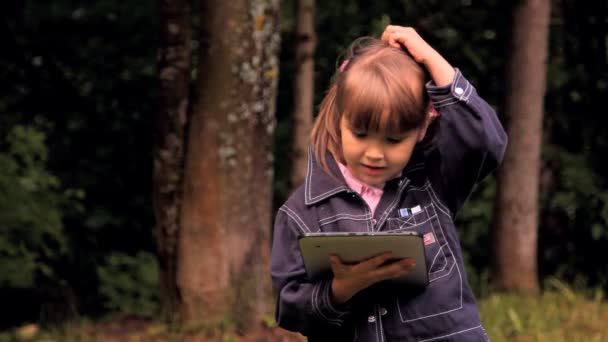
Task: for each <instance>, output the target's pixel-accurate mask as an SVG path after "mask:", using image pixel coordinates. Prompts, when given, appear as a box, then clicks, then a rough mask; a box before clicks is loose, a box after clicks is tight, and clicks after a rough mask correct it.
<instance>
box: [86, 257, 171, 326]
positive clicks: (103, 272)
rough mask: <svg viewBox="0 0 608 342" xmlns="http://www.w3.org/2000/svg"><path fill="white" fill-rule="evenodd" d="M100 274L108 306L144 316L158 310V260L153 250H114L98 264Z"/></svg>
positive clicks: (101, 286)
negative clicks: (129, 253) (134, 253)
mask: <svg viewBox="0 0 608 342" xmlns="http://www.w3.org/2000/svg"><path fill="white" fill-rule="evenodd" d="M97 275H98V277H99V293H100V294H101V296H102V297H103V299H104V306H105V308H106V309H108V310H110V311H113V312H117V313H124V314H138V315H143V316H153V315H154V314H156V313H158V307H159V299H158V264H157V261H156V257H155V256H154V255H153V254H150V253H147V252H139V253H137V255H135V256H130V255H127V254H124V253H112V254H110V255H108V256H106V258H105V262H104V264H103V265H101V266H98V267H97Z"/></svg>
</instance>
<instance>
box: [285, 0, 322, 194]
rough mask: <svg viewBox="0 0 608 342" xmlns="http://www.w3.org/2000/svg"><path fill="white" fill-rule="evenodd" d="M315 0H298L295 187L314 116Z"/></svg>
mask: <svg viewBox="0 0 608 342" xmlns="http://www.w3.org/2000/svg"><path fill="white" fill-rule="evenodd" d="M314 12H315V1H314V0H298V3H297V24H296V46H295V69H296V72H295V76H294V115H293V118H294V128H293V131H294V134H293V151H292V155H293V157H292V171H291V187H292V188H297V187H298V186H299V185H300V184H302V183H303V182H304V178H305V177H306V163H307V158H308V144H309V134H310V129H311V127H312V120H313V106H314V85H315V70H314V69H315V62H314V56H315V45H316V36H315V20H314V18H315V14H314Z"/></svg>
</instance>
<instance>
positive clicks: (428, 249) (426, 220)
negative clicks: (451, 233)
mask: <svg viewBox="0 0 608 342" xmlns="http://www.w3.org/2000/svg"><path fill="white" fill-rule="evenodd" d="M388 228H389V231H391V232H398V231H410V232H416V233H418V234H420V235H421V236H422V237H423V240H424V254H425V259H426V267H427V271H428V275H429V283H431V282H434V281H436V280H438V279H441V278H442V277H447V276H448V275H449V274H450V272H452V270H453V269H454V266H455V264H456V259H455V257H454V254H453V253H452V251H451V249H450V247H449V245H448V241H447V236H446V234H445V232H444V229H443V227H442V225H441V221H440V220H439V217H438V215H437V210H436V209H435V205H434V204H433V203H430V204H429V205H427V206H425V207H424V210H422V211H420V212H418V213H416V214H414V215H412V216H410V217H407V218H399V217H398V218H389V219H388Z"/></svg>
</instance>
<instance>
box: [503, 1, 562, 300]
mask: <svg viewBox="0 0 608 342" xmlns="http://www.w3.org/2000/svg"><path fill="white" fill-rule="evenodd" d="M514 6H515V7H514V9H513V21H512V25H511V27H512V32H511V34H512V36H511V49H510V51H511V56H510V60H509V65H508V68H507V89H506V90H507V91H506V100H505V112H506V115H507V118H508V125H507V133H508V135H509V146H508V147H507V151H506V154H505V159H504V161H503V165H502V167H501V170H500V172H499V177H498V190H497V203H496V213H495V214H496V215H495V219H496V224H495V232H494V247H495V257H494V267H493V285H494V286H495V287H496V288H497V289H498V290H505V291H516V292H531V293H536V292H538V290H539V285H538V265H537V263H538V261H537V236H538V187H539V176H540V167H541V161H540V156H541V153H540V152H541V141H542V124H543V108H544V95H545V87H546V60H547V53H548V35H549V17H550V7H551V6H550V0H525V1H518V2H517V4H516V5H514Z"/></svg>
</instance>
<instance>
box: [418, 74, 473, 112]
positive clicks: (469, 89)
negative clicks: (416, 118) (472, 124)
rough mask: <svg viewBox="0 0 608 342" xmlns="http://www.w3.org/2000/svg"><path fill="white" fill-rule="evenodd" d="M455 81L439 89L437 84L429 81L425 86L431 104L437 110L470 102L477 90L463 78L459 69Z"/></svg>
mask: <svg viewBox="0 0 608 342" xmlns="http://www.w3.org/2000/svg"><path fill="white" fill-rule="evenodd" d="M454 70H455V71H456V73H455V74H454V81H452V83H450V84H448V85H446V86H443V87H438V86H436V85H435V82H433V81H429V82H427V84H426V85H425V87H426V91H427V93H428V94H429V97H430V99H431V103H432V104H433V107H435V109H438V108H441V107H445V106H449V105H452V104H454V103H458V102H465V103H466V102H468V101H469V97H471V94H473V92H474V91H475V88H474V87H473V85H472V84H471V83H469V81H468V80H467V79H466V78H464V76H462V73H461V72H460V70H459V69H458V68H455V69H454Z"/></svg>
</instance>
